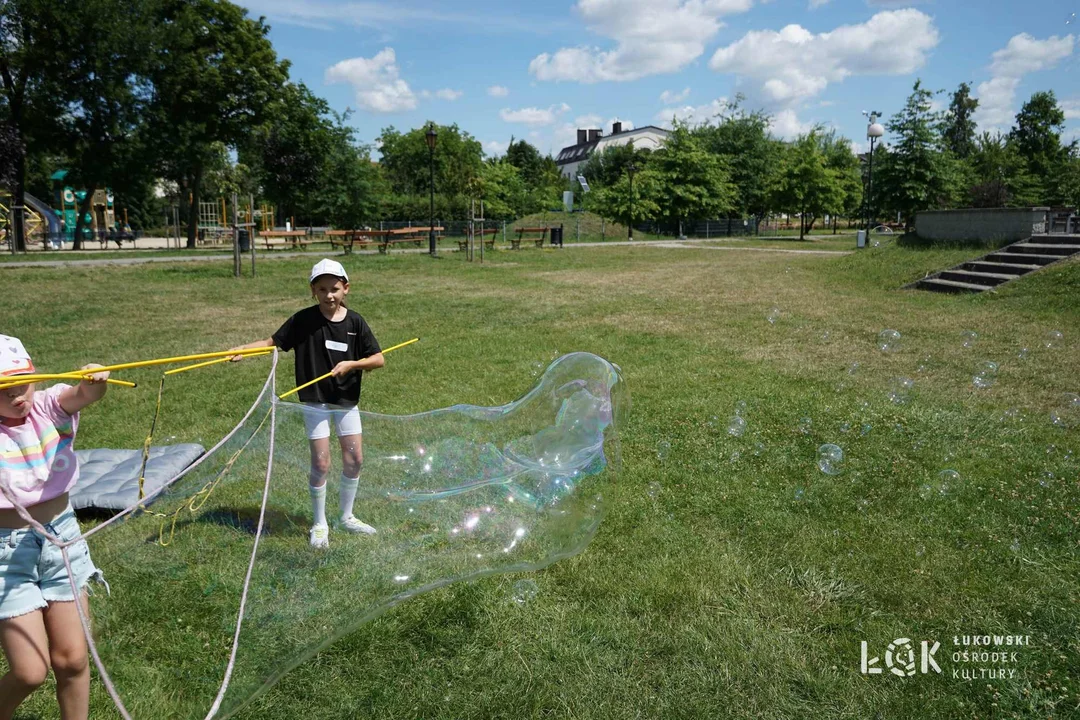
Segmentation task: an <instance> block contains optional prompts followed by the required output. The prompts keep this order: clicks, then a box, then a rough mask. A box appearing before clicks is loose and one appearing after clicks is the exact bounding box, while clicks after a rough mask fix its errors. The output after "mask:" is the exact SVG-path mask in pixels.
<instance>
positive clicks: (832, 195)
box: [774, 128, 845, 240]
mask: <svg viewBox="0 0 1080 720" xmlns="http://www.w3.org/2000/svg"><path fill="white" fill-rule="evenodd" d="M834 142H835V139H834V138H831V137H827V136H825V135H823V131H822V129H821V128H814V129H813V130H811V131H810V132H809V133H806V134H805V135H800V136H799V137H798V138H797V139H796V140H795V141H794V142H793V143H791V145H789V146H788V148H787V150H786V152H785V153H784V155H783V158H782V163H781V168H782V169H781V173H780V180H779V182H778V183H777V185H776V192H775V200H774V201H775V203H776V204H777V206H778V207H779V208H780V209H782V210H785V211H787V212H789V213H793V214H798V215H799V216H800V222H799V239H800V240H802V239H804V238H805V236H806V230H807V228H808V227H813V223H814V220H815V218H817V217H818V216H820V215H824V214H825V213H837V212H840V210H842V209H843V206H844V198H845V192H844V184H843V183H842V182H841V176H842V174H843V172H844V171H843V170H842V169H840V168H830V167H829V166H828V164H827V162H826V160H827V157H826V154H825V150H824V148H825V147H826V144H827V143H828V144H829V145H830V146H831V145H832V144H833V143H834ZM830 152H832V153H834V154H835V150H834V149H830ZM808 220H809V222H808Z"/></svg>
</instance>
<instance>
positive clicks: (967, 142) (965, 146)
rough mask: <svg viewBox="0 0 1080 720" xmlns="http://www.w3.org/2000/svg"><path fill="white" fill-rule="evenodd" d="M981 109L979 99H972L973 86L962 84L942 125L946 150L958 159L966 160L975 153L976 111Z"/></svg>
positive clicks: (954, 94) (954, 95) (950, 104)
mask: <svg viewBox="0 0 1080 720" xmlns="http://www.w3.org/2000/svg"><path fill="white" fill-rule="evenodd" d="M978 107H979V101H978V99H977V98H973V97H971V86H970V85H968V84H967V83H960V87H958V88H957V89H956V92H954V93H953V96H952V102H950V103H949V109H948V111H947V112H946V113H945V117H944V118H943V121H942V124H941V135H942V141H943V145H944V146H945V149H946V150H948V151H950V152H951V153H952V154H953V155H955V156H956V157H958V158H961V159H966V158H968V157H970V156H971V154H972V153H974V152H975V119H974V117H973V116H974V114H975V110H976V109H977V108H978Z"/></svg>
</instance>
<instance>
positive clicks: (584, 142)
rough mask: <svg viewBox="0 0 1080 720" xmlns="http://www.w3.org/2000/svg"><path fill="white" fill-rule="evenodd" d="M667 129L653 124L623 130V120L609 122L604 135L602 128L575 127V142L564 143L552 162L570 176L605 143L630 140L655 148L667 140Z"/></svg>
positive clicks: (614, 143) (612, 143) (609, 145)
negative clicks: (564, 145) (607, 130)
mask: <svg viewBox="0 0 1080 720" xmlns="http://www.w3.org/2000/svg"><path fill="white" fill-rule="evenodd" d="M670 134H671V133H669V132H668V131H667V130H665V129H663V128H658V127H656V126H655V125H646V126H645V127H640V128H634V129H633V130H623V128H622V123H621V122H616V123H612V125H611V134H610V135H607V136H605V135H604V134H603V131H602V130H599V129H593V130H581V129H579V130H578V131H577V143H576V144H575V145H570V146H569V147H564V148H563V149H562V150H561V151H559V154H558V156H557V157H556V158H555V164H556V165H557V166H558V167H559V172H561V173H562V174H563V177H568V178H573V177H575V176H576V175H577V172H578V168H580V167H581V166H582V165H584V164H585V161H587V160H588V159H589V156H590V155H592V154H593V152H596V151H601V152H602V151H603V150H604V148H606V147H611V146H614V145H625V144H626V143H628V142H631V141H632V142H633V143H634V147H635V148H639V149H640V148H648V149H649V150H657V149H659V148H660V147H661V146H663V144H664V143H665V142H666V141H667V139H668V136H669V135H670Z"/></svg>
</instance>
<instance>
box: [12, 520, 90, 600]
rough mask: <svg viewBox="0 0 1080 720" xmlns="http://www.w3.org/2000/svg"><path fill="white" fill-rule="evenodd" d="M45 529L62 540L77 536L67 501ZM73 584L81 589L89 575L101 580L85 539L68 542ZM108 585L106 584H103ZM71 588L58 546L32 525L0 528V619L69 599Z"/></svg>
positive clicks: (71, 595) (75, 521)
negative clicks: (66, 504) (73, 578)
mask: <svg viewBox="0 0 1080 720" xmlns="http://www.w3.org/2000/svg"><path fill="white" fill-rule="evenodd" d="M43 524H44V526H45V529H46V530H48V531H49V532H50V533H52V534H53V536H55V537H57V538H59V539H61V540H65V541H67V540H72V539H74V538H77V537H79V535H80V534H81V532H82V531H81V530H80V529H79V521H78V520H76V519H75V512H74V511H73V510H72V509H71V506H70V505H68V507H67V509H66V510H64V511H63V512H61V513H60V514H59V515H57V516H56V517H55V518H54V519H53V520H52V521H51V522H48V523H43ZM68 557H69V558H70V559H71V571H72V573H74V575H75V586H76V587H77V588H79V589H80V590H82V589H83V588H85V587H86V585H87V583H88V582H89V581H90V579H91V578H94V579H96V580H98V581H99V582H104V576H103V575H102V573H101V571H100V570H98V569H97V568H96V567H94V563H93V561H91V560H90V548H89V547H87V545H86V541H85V540H80V541H79V542H77V543H75V544H74V545H69V546H68ZM106 587H107V586H106ZM74 599H75V596H74V595H73V594H72V592H71V582H70V581H69V580H68V572H67V568H66V567H65V566H64V556H63V555H62V554H61V552H60V548H58V547H57V546H56V545H53V544H52V543H51V542H49V541H48V540H46V539H45V537H44V536H42V535H41V533H39V532H38V531H37V530H34V529H33V528H22V529H18V530H12V529H11V528H0V620H8V619H10V618H13V617H18V616H19V615H25V614H27V613H30V612H34V611H35V610H41V609H43V608H45V607H47V606H48V605H49V603H54V602H70V601H72V600H74Z"/></svg>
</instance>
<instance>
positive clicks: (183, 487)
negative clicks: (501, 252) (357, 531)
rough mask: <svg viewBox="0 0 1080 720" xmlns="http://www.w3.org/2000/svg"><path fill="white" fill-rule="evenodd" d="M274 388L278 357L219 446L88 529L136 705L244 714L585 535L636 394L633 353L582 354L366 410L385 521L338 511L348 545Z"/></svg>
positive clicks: (372, 497) (124, 677)
mask: <svg viewBox="0 0 1080 720" xmlns="http://www.w3.org/2000/svg"><path fill="white" fill-rule="evenodd" d="M275 367H276V357H275ZM273 388H274V372H273V371H272V372H271V376H270V378H269V379H268V381H267V383H266V386H265V387H264V388H263V390H262V392H261V394H260V395H259V397H258V399H257V400H256V402H255V403H254V405H253V406H252V407H251V409H250V411H249V412H248V414H247V416H246V417H245V418H244V419H243V421H242V422H241V423H240V425H239V426H237V428H236V429H235V430H234V431H233V432H232V433H230V434H229V435H228V436H227V437H226V438H225V439H224V440H223V441H222V442H221V444H220V445H219V446H217V447H215V448H214V449H212V450H211V451H210V452H208V453H207V454H206V455H205V456H204V457H203V458H202V459H201V460H200V461H199V462H198V463H197V464H196V465H195V466H192V468H189V471H187V472H186V473H185V474H183V475H182V476H181V477H180V478H178V479H177V480H175V481H174V482H173V483H171V484H169V485H168V486H166V487H165V488H163V490H162V491H160V492H159V493H158V494H156V495H155V496H152V497H148V498H147V499H146V501H145V502H144V504H143V505H141V506H138V507H134V508H129V509H128V510H126V511H125V512H124V513H122V514H121V515H119V516H117V517H114V518H112V519H110V520H109V521H107V522H106V523H104V524H102V525H99V526H97V527H95V528H93V529H91V530H86V531H85V534H86V536H87V538H88V541H89V543H90V550H91V553H92V556H93V558H94V561H95V563H96V564H97V565H98V566H99V567H100V568H102V569H103V570H104V572H105V575H106V578H107V579H108V580H109V583H110V585H111V594H106V593H104V592H97V593H95V594H93V595H92V596H91V598H90V608H91V611H92V615H93V639H94V645H95V648H96V653H97V656H98V659H99V660H100V665H99V669H102V670H103V671H104V674H103V676H102V681H103V682H105V683H106V684H111V685H112V686H114V691H113V692H114V693H115V694H114V699H116V700H118V706H120V705H122V706H123V712H124V713H125V714H127V715H128V716H130V717H135V718H162V717H169V718H202V717H228V716H230V715H232V714H234V713H235V712H237V711H238V710H239V709H241V708H242V707H244V706H245V705H246V704H248V703H249V702H250V701H251V700H252V699H254V698H255V697H257V696H258V695H259V694H261V693H262V692H263V691H265V690H266V689H268V688H269V687H270V686H271V685H272V684H273V683H274V682H275V681H276V680H277V679H278V678H280V677H281V676H282V675H284V674H285V673H286V672H288V671H289V670H290V669H291V668H293V667H295V666H297V665H298V664H300V663H301V662H303V661H304V660H305V659H307V658H309V657H311V656H312V655H313V654H314V653H316V652H317V651H319V650H320V649H322V648H325V647H327V646H328V645H330V644H331V643H332V642H333V641H334V640H336V639H337V638H339V637H341V636H342V635H344V634H346V633H348V632H350V631H352V630H354V629H355V628H357V627H358V626H359V625H361V624H362V623H364V622H366V621H368V620H371V619H372V618H374V617H376V616H377V615H379V614H380V613H382V612H383V611H385V610H386V609H388V608H390V607H392V606H393V605H395V604H397V603H399V602H402V601H403V600H406V599H408V598H410V597H412V596H414V595H417V594H419V593H422V592H424V591H427V590H431V589H433V588H437V587H440V586H443V585H446V584H448V583H451V582H454V581H457V580H462V579H467V578H477V577H480V576H484V575H489V574H494V573H502V572H511V571H526V570H535V569H538V568H542V567H545V566H547V565H549V564H551V563H553V562H555V561H557V560H559V559H561V558H566V557H569V556H572V555H574V554H576V553H579V552H581V550H582V549H584V548H585V546H586V545H587V544H588V543H589V541H590V539H591V538H592V536H593V534H594V533H595V532H596V530H597V527H598V526H599V524H600V521H601V518H602V517H603V514H604V501H603V499H604V497H605V496H606V495H607V493H608V490H609V489H610V488H611V487H612V485H613V483H614V482H615V477H616V473H617V471H618V468H619V438H618V431H617V428H618V427H619V425H621V418H622V417H623V416H624V415H625V414H626V412H628V409H629V394H628V391H627V389H626V386H625V383H624V382H623V381H622V378H621V373H620V370H619V368H618V367H617V366H615V365H612V364H611V363H609V362H607V361H606V360H604V359H602V358H600V357H597V356H595V355H591V354H587V353H574V354H571V355H565V356H563V357H561V358H559V359H558V360H556V361H555V362H553V363H552V364H551V366H550V367H548V368H547V370H546V372H545V373H544V374H543V376H542V377H541V378H540V379H539V382H538V384H537V385H536V386H535V387H534V388H533V389H532V390H531V391H529V392H528V394H526V395H525V396H524V397H522V398H521V399H519V400H517V401H515V402H512V403H510V404H507V405H503V406H500V407H478V406H473V405H455V406H453V407H450V408H445V409H440V410H433V411H431V412H425V413H420V414H416V415H409V416H391V415H379V414H375V413H362V418H363V457H364V461H363V470H362V473H361V475H360V491H359V495H358V496H357V500H356V506H355V511H356V515H357V516H358V517H359V518H360V519H362V520H363V521H365V522H367V523H370V524H371V525H373V526H374V527H375V528H376V529H377V530H378V533H377V534H376V535H373V536H370V535H351V534H349V533H347V532H345V531H343V530H340V529H335V528H334V525H333V521H331V533H330V547H329V548H328V549H325V550H315V549H313V548H311V547H310V546H309V543H308V528H309V527H310V525H311V521H312V517H311V512H312V511H311V504H310V497H309V492H308V470H309V462H310V458H309V449H308V440H307V436H306V434H305V432H304V422H303V417H302V414H301V411H300V407H301V406H299V405H297V404H295V403H290V402H281V401H279V400H276V399H275V398H274V395H273ZM206 411H207V412H214V408H212V407H207V408H206ZM332 455H333V456H334V457H333V462H334V466H335V467H333V468H332V469H331V473H330V476H329V477H330V480H329V493H328V496H329V497H328V500H327V515H328V516H329V517H331V518H333V517H336V516H337V485H338V478H339V477H340V453H339V452H337V449H336V447H335V450H334V452H333V453H332Z"/></svg>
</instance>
